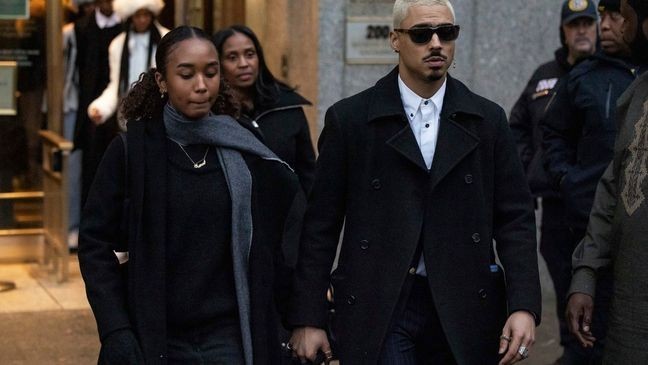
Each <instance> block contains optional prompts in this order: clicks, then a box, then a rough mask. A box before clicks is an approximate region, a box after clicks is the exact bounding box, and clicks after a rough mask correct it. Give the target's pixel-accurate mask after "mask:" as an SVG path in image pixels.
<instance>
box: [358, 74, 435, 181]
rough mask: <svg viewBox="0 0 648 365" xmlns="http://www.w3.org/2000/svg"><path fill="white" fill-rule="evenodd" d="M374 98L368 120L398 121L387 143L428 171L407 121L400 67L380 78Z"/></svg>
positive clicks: (375, 88)
mask: <svg viewBox="0 0 648 365" xmlns="http://www.w3.org/2000/svg"><path fill="white" fill-rule="evenodd" d="M373 90H374V94H373V99H372V100H371V102H370V103H369V107H368V108H369V110H368V113H367V116H368V118H367V120H368V121H369V122H374V121H379V120H387V119H388V120H389V121H390V122H392V123H393V122H394V121H396V123H397V126H396V128H397V131H396V133H395V134H393V135H392V136H391V137H390V138H388V139H387V142H386V143H387V145H389V146H391V147H392V148H393V149H394V150H396V152H398V154H400V155H402V156H403V157H405V159H407V160H408V161H410V162H412V163H413V164H415V165H416V166H418V167H419V168H421V169H423V170H424V171H426V172H427V166H425V160H424V159H423V155H422V154H421V149H420V148H419V145H418V143H416V138H415V137H414V132H412V128H411V127H410V125H409V122H408V121H407V116H406V115H405V108H404V107H403V102H402V100H401V97H400V91H399V89H398V67H396V68H394V69H393V70H392V71H391V72H390V73H389V74H388V75H387V76H385V77H384V78H382V79H380V80H379V81H378V82H377V83H376V86H375V87H374V89H373Z"/></svg>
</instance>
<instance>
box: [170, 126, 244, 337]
mask: <svg viewBox="0 0 648 365" xmlns="http://www.w3.org/2000/svg"><path fill="white" fill-rule="evenodd" d="M184 149H185V151H186V152H187V153H188V154H189V156H191V158H192V159H193V160H194V161H196V162H198V161H200V160H201V159H202V158H203V156H204V155H205V151H206V149H207V146H205V145H192V146H186V147H184ZM167 155H168V164H167V166H168V170H167V186H168V191H167V207H168V208H167V243H166V245H167V246H166V257H167V273H166V282H167V295H166V297H167V321H168V327H169V330H170V331H180V332H183V331H186V330H189V329H191V330H196V329H200V328H204V327H213V326H220V325H223V326H227V325H232V324H233V323H237V322H238V311H237V305H236V294H235V287H234V275H233V268H232V252H231V211H232V209H231V199H230V195H229V191H228V188H227V182H226V181H225V176H224V174H223V169H222V167H221V165H220V162H219V161H218V156H217V153H216V151H215V150H214V149H213V148H211V149H210V150H209V152H208V154H207V158H206V161H207V164H206V165H205V166H203V167H201V168H199V169H196V168H194V167H193V163H192V162H191V161H190V159H189V158H188V157H187V155H185V153H184V152H183V151H182V149H181V148H180V147H179V145H178V144H176V143H175V142H173V141H171V140H168V139H167Z"/></svg>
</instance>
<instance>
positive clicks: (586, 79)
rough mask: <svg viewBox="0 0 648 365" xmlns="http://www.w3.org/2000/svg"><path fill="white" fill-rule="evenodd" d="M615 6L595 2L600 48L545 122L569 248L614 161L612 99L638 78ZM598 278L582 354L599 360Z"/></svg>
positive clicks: (602, 284) (605, 285)
mask: <svg viewBox="0 0 648 365" xmlns="http://www.w3.org/2000/svg"><path fill="white" fill-rule="evenodd" d="M619 7H620V1H619V0H601V1H600V2H599V8H598V10H599V14H600V17H601V24H600V40H601V49H600V50H599V51H597V53H596V54H595V55H594V56H592V57H590V58H589V59H587V60H585V61H583V62H582V63H580V64H579V65H578V66H576V67H574V69H573V70H571V71H570V73H569V75H568V76H567V77H566V78H565V79H564V80H565V81H564V82H562V83H561V85H560V86H559V87H558V89H557V91H556V97H555V98H554V100H553V101H552V103H551V105H550V106H549V108H548V110H547V114H546V116H545V120H544V125H543V130H544V141H543V142H544V150H545V163H546V166H547V169H548V172H549V176H550V177H551V181H552V183H553V184H554V186H555V187H557V188H559V189H560V192H561V195H562V198H563V201H564V202H565V207H566V222H567V224H568V225H569V228H570V231H571V232H572V242H571V245H570V246H569V247H570V248H574V247H575V246H576V244H577V243H578V242H579V241H580V240H581V239H582V238H583V235H584V233H585V228H586V225H587V221H588V217H589V212H590V210H591V207H592V203H593V200H594V191H595V189H596V185H597V183H598V180H599V179H600V178H601V175H602V174H603V172H604V171H605V168H606V167H607V165H608V164H609V162H610V161H611V159H612V155H613V149H614V139H615V135H616V128H615V127H616V123H615V106H616V100H617V98H618V97H619V96H620V95H621V94H622V93H623V91H624V90H625V89H626V88H627V87H628V85H630V83H631V82H632V81H633V80H634V79H635V78H636V77H637V75H638V69H637V67H636V65H633V64H631V62H630V60H629V56H630V50H629V48H628V46H627V45H626V44H625V43H624V42H623V37H622V26H623V17H622V16H621V14H620V12H619ZM599 278H600V280H599V282H598V284H597V292H598V293H599V295H597V303H596V305H597V308H598V310H597V312H596V313H597V317H596V318H595V319H594V321H596V322H599V323H601V324H599V325H597V326H595V328H597V332H598V333H596V334H595V335H596V337H597V338H598V339H599V340H598V341H597V342H596V345H595V346H594V349H593V350H591V349H590V350H588V351H586V352H583V351H581V354H583V355H585V356H586V357H591V358H593V359H600V357H601V351H602V347H603V342H604V341H603V338H604V337H605V323H606V322H607V320H606V318H607V312H608V311H607V309H606V308H607V307H608V306H609V295H610V293H611V287H610V286H611V277H610V276H609V275H606V274H605V273H602V274H601V276H600V277H599ZM568 282H569V281H568ZM563 299H564V298H563Z"/></svg>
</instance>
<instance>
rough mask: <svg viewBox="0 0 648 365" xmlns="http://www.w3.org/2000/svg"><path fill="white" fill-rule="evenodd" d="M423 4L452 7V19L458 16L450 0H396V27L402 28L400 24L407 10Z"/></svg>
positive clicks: (455, 19)
mask: <svg viewBox="0 0 648 365" xmlns="http://www.w3.org/2000/svg"><path fill="white" fill-rule="evenodd" d="M421 5H427V6H432V5H441V6H445V7H447V8H448V9H450V13H451V14H452V19H453V20H454V21H455V22H456V21H457V17H456V16H455V11H454V8H453V7H452V4H451V3H450V1H449V0H396V1H395V2H394V11H393V17H394V28H400V24H401V22H402V21H403V19H405V17H406V16H407V10H408V9H409V8H410V7H412V6H421Z"/></svg>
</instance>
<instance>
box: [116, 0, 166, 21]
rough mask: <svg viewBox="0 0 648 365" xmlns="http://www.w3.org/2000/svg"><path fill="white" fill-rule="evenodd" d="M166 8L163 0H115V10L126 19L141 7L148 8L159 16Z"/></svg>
mask: <svg viewBox="0 0 648 365" xmlns="http://www.w3.org/2000/svg"><path fill="white" fill-rule="evenodd" d="M162 8H164V1H163V0H115V1H113V10H114V11H115V13H117V15H118V16H119V17H120V18H121V19H122V20H123V21H125V20H126V19H128V18H130V16H131V15H133V14H135V12H137V11H138V10H140V9H147V10H149V11H150V12H151V13H153V15H155V16H158V15H160V12H161V11H162Z"/></svg>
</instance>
